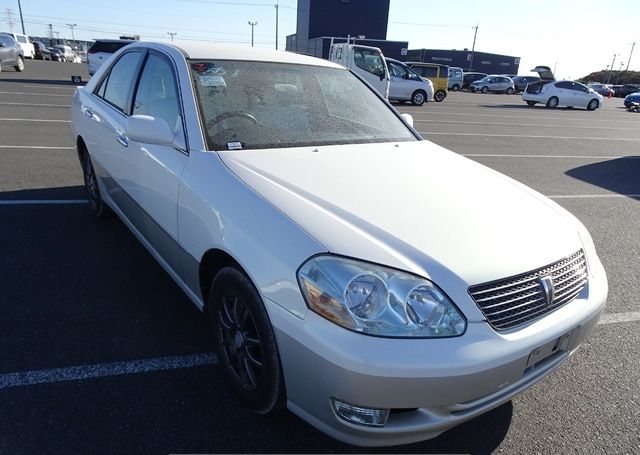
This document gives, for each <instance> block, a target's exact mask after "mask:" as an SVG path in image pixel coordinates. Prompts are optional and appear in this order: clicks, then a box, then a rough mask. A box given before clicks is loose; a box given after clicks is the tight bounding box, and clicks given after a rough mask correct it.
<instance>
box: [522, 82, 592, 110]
mask: <svg viewBox="0 0 640 455" xmlns="http://www.w3.org/2000/svg"><path fill="white" fill-rule="evenodd" d="M522 99H523V100H524V101H526V102H527V104H528V105H529V106H534V105H535V104H536V103H541V104H545V105H546V106H547V107H550V108H556V107H560V106H566V107H585V108H587V110H590V111H593V110H595V109H597V108H598V107H600V106H601V105H602V99H603V98H602V95H600V94H599V93H596V92H595V91H594V90H592V89H590V88H589V87H587V86H586V85H582V84H581V83H579V82H574V81H540V82H534V83H533V84H529V85H528V86H527V89H526V90H525V91H524V93H523V94H522Z"/></svg>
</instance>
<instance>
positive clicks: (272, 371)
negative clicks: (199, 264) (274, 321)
mask: <svg viewBox="0 0 640 455" xmlns="http://www.w3.org/2000/svg"><path fill="white" fill-rule="evenodd" d="M207 310H208V313H209V318H210V321H211V324H212V326H213V335H214V337H213V338H214V344H215V348H216V352H217V355H218V360H219V364H220V368H222V371H223V374H224V376H225V378H226V380H227V382H228V383H229V385H230V386H231V389H232V390H233V392H234V394H235V395H236V396H237V397H238V398H239V399H240V400H241V401H242V402H243V403H244V404H245V405H246V406H247V407H249V408H250V409H251V410H253V411H254V412H257V413H258V414H265V415H268V414H275V413H277V412H278V411H280V410H282V409H283V408H284V404H285V402H286V394H285V387H284V377H283V374H282V368H281V367H280V356H279V354H278V347H277V344H276V338H275V334H274V332H273V328H272V327H271V322H270V321H269V316H268V314H267V311H266V310H265V308H264V305H263V303H262V299H261V298H260V294H258V291H257V290H256V288H255V286H253V284H252V283H251V281H250V280H249V278H248V277H247V276H246V274H244V273H243V272H242V271H241V270H239V269H238V268H236V267H234V266H228V267H224V268H223V269H222V270H220V271H219V272H218V273H217V274H216V276H215V278H214V279H213V283H212V284H211V289H210V291H209V305H208V307H207Z"/></svg>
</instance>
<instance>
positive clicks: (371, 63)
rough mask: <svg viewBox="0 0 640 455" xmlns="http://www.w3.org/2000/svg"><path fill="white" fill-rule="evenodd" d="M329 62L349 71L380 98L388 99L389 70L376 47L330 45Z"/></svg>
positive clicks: (347, 44) (342, 44)
mask: <svg viewBox="0 0 640 455" xmlns="http://www.w3.org/2000/svg"><path fill="white" fill-rule="evenodd" d="M329 61H331V62H334V63H337V64H339V65H342V66H344V67H346V68H348V69H350V70H351V71H353V72H354V73H356V74H357V75H358V76H360V77H361V78H363V79H364V80H365V81H367V82H368V83H369V84H370V85H371V86H372V87H373V88H375V89H376V90H377V91H378V92H379V93H380V94H381V95H382V96H384V97H385V98H389V84H390V77H389V68H387V64H386V63H385V59H384V55H382V51H381V50H380V49H378V48H377V47H371V46H361V45H359V44H349V43H337V44H333V43H332V44H331V47H330V48H329Z"/></svg>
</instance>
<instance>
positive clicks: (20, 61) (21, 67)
mask: <svg viewBox="0 0 640 455" xmlns="http://www.w3.org/2000/svg"><path fill="white" fill-rule="evenodd" d="M14 68H15V70H16V71H17V72H18V73H21V72H23V71H24V58H23V57H18V63H16V65H15V66H14Z"/></svg>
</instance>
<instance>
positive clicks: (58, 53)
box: [47, 47, 64, 62]
mask: <svg viewBox="0 0 640 455" xmlns="http://www.w3.org/2000/svg"><path fill="white" fill-rule="evenodd" d="M47 49H49V52H51V60H55V61H56V62H64V52H62V49H58V48H57V47H48V48H47Z"/></svg>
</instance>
